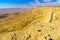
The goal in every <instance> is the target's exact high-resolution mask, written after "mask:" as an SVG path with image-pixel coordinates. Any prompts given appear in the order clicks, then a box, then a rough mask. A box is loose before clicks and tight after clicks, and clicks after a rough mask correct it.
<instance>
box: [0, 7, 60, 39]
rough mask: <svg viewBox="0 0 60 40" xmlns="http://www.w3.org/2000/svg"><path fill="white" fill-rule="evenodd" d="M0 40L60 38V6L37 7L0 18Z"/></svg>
mask: <svg viewBox="0 0 60 40" xmlns="http://www.w3.org/2000/svg"><path fill="white" fill-rule="evenodd" d="M0 40H60V7H36V8H34V9H32V10H30V11H27V12H25V13H15V14H10V15H7V17H5V18H0Z"/></svg>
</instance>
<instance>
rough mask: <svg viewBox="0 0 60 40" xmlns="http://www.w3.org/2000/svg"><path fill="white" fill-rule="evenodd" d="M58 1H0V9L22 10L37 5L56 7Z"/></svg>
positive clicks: (59, 0)
mask: <svg viewBox="0 0 60 40" xmlns="http://www.w3.org/2000/svg"><path fill="white" fill-rule="evenodd" d="M58 3H60V0H0V8H20V7H21V8H24V7H26V8H27V7H29V8H30V7H35V6H37V5H40V6H41V5H51V6H52V5H57V4H58ZM58 5H60V4H58Z"/></svg>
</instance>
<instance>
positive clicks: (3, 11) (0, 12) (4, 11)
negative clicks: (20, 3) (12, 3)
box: [0, 8, 28, 15]
mask: <svg viewBox="0 0 60 40" xmlns="http://www.w3.org/2000/svg"><path fill="white" fill-rule="evenodd" d="M27 10H28V8H5V9H0V15H3V14H10V13H20V12H25V11H27Z"/></svg>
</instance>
